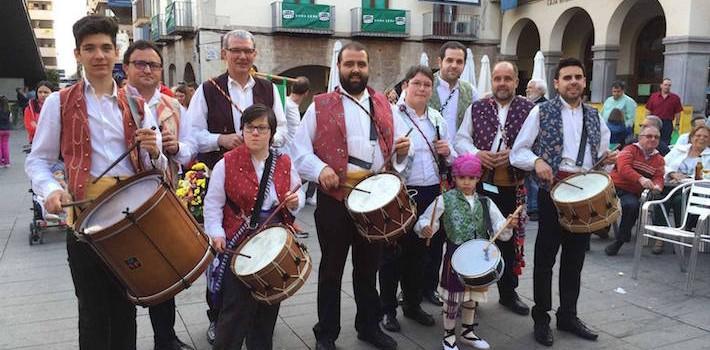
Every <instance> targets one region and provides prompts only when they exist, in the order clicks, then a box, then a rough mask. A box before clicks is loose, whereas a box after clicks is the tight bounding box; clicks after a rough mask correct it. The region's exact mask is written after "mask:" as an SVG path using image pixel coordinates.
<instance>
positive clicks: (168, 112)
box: [155, 94, 180, 188]
mask: <svg viewBox="0 0 710 350" xmlns="http://www.w3.org/2000/svg"><path fill="white" fill-rule="evenodd" d="M155 112H156V113H155V114H156V116H155V117H156V118H157V120H158V125H160V129H161V130H170V132H171V133H172V134H173V135H175V137H179V136H180V102H178V100H176V99H175V98H172V97H170V96H168V95H165V94H160V102H158V105H157V106H155ZM179 171H180V163H179V162H178V161H177V160H175V159H174V158H173V157H172V156H170V157H168V170H167V171H166V173H165V176H166V179H167V181H168V183H170V184H172V185H173V187H174V188H175V187H177V180H178V172H179Z"/></svg>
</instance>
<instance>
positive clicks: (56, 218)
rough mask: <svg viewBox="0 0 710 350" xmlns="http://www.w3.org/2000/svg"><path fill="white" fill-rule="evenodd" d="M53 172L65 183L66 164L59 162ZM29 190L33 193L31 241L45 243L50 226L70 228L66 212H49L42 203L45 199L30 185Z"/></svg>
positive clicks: (31, 243)
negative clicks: (45, 235) (45, 236)
mask: <svg viewBox="0 0 710 350" xmlns="http://www.w3.org/2000/svg"><path fill="white" fill-rule="evenodd" d="M52 174H54V177H55V178H56V179H57V181H59V183H60V184H62V185H64V165H63V164H61V163H59V164H57V165H55V166H54V167H53V168H52ZM29 192H30V193H31V194H32V208H30V210H32V222H30V237H29V243H30V245H33V244H42V243H44V232H45V231H46V230H47V229H49V228H59V229H61V230H65V229H67V228H68V226H67V222H66V214H60V215H57V214H51V213H48V212H47V211H46V210H45V209H44V207H43V206H42V203H43V202H44V199H43V198H41V197H40V196H38V195H37V194H36V193H34V191H32V188H31V187H30V189H29Z"/></svg>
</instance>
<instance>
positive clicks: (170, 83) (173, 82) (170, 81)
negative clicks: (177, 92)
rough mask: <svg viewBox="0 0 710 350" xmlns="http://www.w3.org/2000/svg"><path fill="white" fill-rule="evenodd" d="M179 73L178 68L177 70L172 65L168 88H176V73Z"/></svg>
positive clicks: (169, 69)
mask: <svg viewBox="0 0 710 350" xmlns="http://www.w3.org/2000/svg"><path fill="white" fill-rule="evenodd" d="M176 71H177V68H175V65H174V64H172V63H171V64H170V67H168V86H170V87H172V86H175V73H176Z"/></svg>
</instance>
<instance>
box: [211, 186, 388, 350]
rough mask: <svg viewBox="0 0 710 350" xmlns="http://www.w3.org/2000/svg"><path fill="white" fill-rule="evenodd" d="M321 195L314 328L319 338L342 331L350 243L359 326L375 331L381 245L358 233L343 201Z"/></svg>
mask: <svg viewBox="0 0 710 350" xmlns="http://www.w3.org/2000/svg"><path fill="white" fill-rule="evenodd" d="M317 195H318V198H317V201H318V205H317V206H316V211H315V215H314V216H315V222H316V231H317V233H318V244H319V245H320V249H321V260H320V265H319V268H318V323H316V325H315V326H314V327H313V333H314V334H315V336H316V340H335V339H337V338H338V335H339V334H340V294H341V291H340V287H341V284H342V280H343V269H344V268H345V260H346V259H347V257H348V250H350V246H352V264H353V292H354V294H355V304H356V307H357V311H356V315H355V329H356V330H357V331H358V332H359V333H368V332H372V331H374V330H375V327H379V326H378V322H379V320H380V298H379V296H378V295H377V288H376V284H377V267H378V265H379V258H380V250H381V245H380V244H374V243H369V242H368V241H367V240H366V239H365V238H364V237H362V236H361V235H360V234H359V233H358V232H357V229H356V228H355V225H354V224H353V221H352V219H351V218H350V216H349V215H348V212H347V209H346V208H345V204H344V203H343V202H341V201H338V200H336V199H335V198H333V197H331V196H329V195H327V194H324V193H323V192H321V191H320V190H319V191H318V194H317ZM221 317H222V315H220V319H221ZM218 334H219V331H218Z"/></svg>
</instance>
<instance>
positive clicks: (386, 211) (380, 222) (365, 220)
mask: <svg viewBox="0 0 710 350" xmlns="http://www.w3.org/2000/svg"><path fill="white" fill-rule="evenodd" d="M345 206H346V207H347V208H348V212H349V213H350V216H351V217H352V219H353V221H354V222H355V227H357V230H358V232H359V233H360V234H361V235H363V236H364V237H365V238H366V239H367V240H368V242H372V241H380V240H384V241H385V242H388V243H389V242H394V241H396V240H397V239H398V238H399V237H401V236H402V235H404V234H405V233H406V232H407V230H409V229H410V228H411V227H412V226H413V225H414V223H415V222H416V219H417V207H416V204H415V203H414V201H413V200H412V199H411V198H410V197H409V194H407V188H406V187H405V186H404V182H402V180H401V179H400V178H399V176H397V175H395V174H391V173H380V174H374V175H370V176H369V177H366V178H365V179H363V180H361V181H360V182H358V183H357V184H356V185H355V186H354V189H353V190H352V191H350V193H349V194H348V196H347V198H345Z"/></svg>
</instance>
